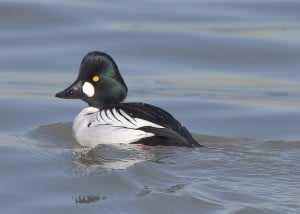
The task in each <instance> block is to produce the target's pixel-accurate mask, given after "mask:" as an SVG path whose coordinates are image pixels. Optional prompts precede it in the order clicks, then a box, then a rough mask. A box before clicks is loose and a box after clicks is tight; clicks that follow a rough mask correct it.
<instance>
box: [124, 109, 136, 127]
mask: <svg viewBox="0 0 300 214" xmlns="http://www.w3.org/2000/svg"><path fill="white" fill-rule="evenodd" d="M120 113H121V115H122V116H123V117H125V118H126V119H127V120H129V122H130V123H132V124H134V125H136V123H135V120H134V118H132V117H130V116H129V115H128V114H126V112H124V111H123V110H122V109H120Z"/></svg>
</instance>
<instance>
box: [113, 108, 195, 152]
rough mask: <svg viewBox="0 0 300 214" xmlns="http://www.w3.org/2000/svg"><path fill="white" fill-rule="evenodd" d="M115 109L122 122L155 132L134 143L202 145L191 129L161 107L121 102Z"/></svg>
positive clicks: (138, 128)
mask: <svg viewBox="0 0 300 214" xmlns="http://www.w3.org/2000/svg"><path fill="white" fill-rule="evenodd" d="M114 111H115V117H119V118H118V120H119V123H120V124H121V123H123V124H126V126H128V127H130V128H135V129H137V130H141V131H144V132H146V133H151V134H153V136H151V137H147V138H142V139H140V140H139V141H137V142H134V143H141V144H145V145H152V146H153V145H165V146H186V147H200V144H199V143H198V142H197V141H196V140H194V139H193V137H192V135H191V134H190V133H189V131H188V130H187V129H186V128H185V127H184V126H182V125H181V124H180V123H179V122H178V121H177V120H176V119H174V117H173V116H172V115H171V114H169V113H168V112H166V111H164V110H163V109H161V108H158V107H156V106H152V105H149V104H145V103H120V104H118V105H117V106H115V108H114Z"/></svg>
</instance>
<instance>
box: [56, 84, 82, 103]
mask: <svg viewBox="0 0 300 214" xmlns="http://www.w3.org/2000/svg"><path fill="white" fill-rule="evenodd" d="M55 97H58V98H63V99H81V98H83V97H84V94H83V92H82V83H81V81H78V80H76V81H75V82H74V83H73V84H72V85H70V86H69V87H68V88H66V89H65V90H63V91H61V92H58V93H56V94H55Z"/></svg>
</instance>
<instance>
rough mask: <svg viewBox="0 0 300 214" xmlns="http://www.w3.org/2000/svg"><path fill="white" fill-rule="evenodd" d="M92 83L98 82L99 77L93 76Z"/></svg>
mask: <svg viewBox="0 0 300 214" xmlns="http://www.w3.org/2000/svg"><path fill="white" fill-rule="evenodd" d="M92 80H93V82H98V81H99V80H100V77H99V76H93V78H92Z"/></svg>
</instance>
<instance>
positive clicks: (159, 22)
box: [0, 0, 300, 213]
mask: <svg viewBox="0 0 300 214" xmlns="http://www.w3.org/2000/svg"><path fill="white" fill-rule="evenodd" d="M299 11H300V2H298V1H290V0H287V1H284V2H279V1H275V0H265V1H249V0H246V1H241V0H240V1H222V0H214V1H203V0H199V1H196V0H194V1H193V0H190V1H181V0H179V1H170V0H169V1H167V0H164V1H146V0H143V1H136V0H130V1H126V2H124V1H113V2H112V1H93V0H90V1H81V0H77V1H69V0H64V1H43V2H41V1H34V0H31V1H21V0H14V1H3V0H0V47H1V49H0V118H1V122H0V139H1V140H0V172H1V173H0V211H1V213H41V212H43V213H53V212H55V213H67V212H72V213H83V212H84V213H99V212H105V213H199V212H200V213H202V212H203V213H299V212H300V194H299V189H300V182H299V180H300V170H299V167H298V163H299V161H300V132H299V124H300V85H299V80H300V75H299V70H300V61H299V59H300V42H299V41H300V40H299V38H300V24H299V23H300V13H299ZM93 50H100V51H104V52H107V53H109V54H110V55H111V56H112V57H113V58H114V59H115V61H116V62H117V64H118V66H119V69H120V72H121V74H122V76H123V77H124V80H125V81H126V83H127V85H128V87H129V94H128V97H127V101H140V102H147V103H151V104H154V105H158V106H160V107H162V108H164V109H165V110H167V111H169V112H170V113H172V114H173V115H174V116H175V117H176V118H177V119H178V120H180V121H181V122H182V123H183V124H184V125H185V126H186V127H187V128H188V129H189V130H190V131H191V132H192V133H194V136H195V138H196V139H197V140H198V141H199V142H200V143H201V144H203V145H205V148H200V149H195V150H191V149H186V148H173V147H167V148H165V147H153V148H140V147H136V146H132V147H131V146H129V147H128V146H120V147H109V146H100V147H99V148H97V149H92V150H88V149H85V148H81V147H79V145H78V144H77V143H76V142H74V140H73V138H72V136H71V128H70V127H71V123H70V122H71V121H72V120H73V118H74V117H75V115H76V114H77V113H78V112H79V111H80V110H81V108H83V107H84V106H85V104H84V103H83V102H81V101H78V100H59V99H56V98H54V94H55V93H56V92H58V91H60V90H62V89H64V88H66V87H67V86H68V85H69V84H70V83H71V82H73V80H74V79H75V77H76V76H77V72H78V69H79V64H80V61H81V59H82V57H83V56H84V55H85V54H86V53H87V52H89V51H93Z"/></svg>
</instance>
